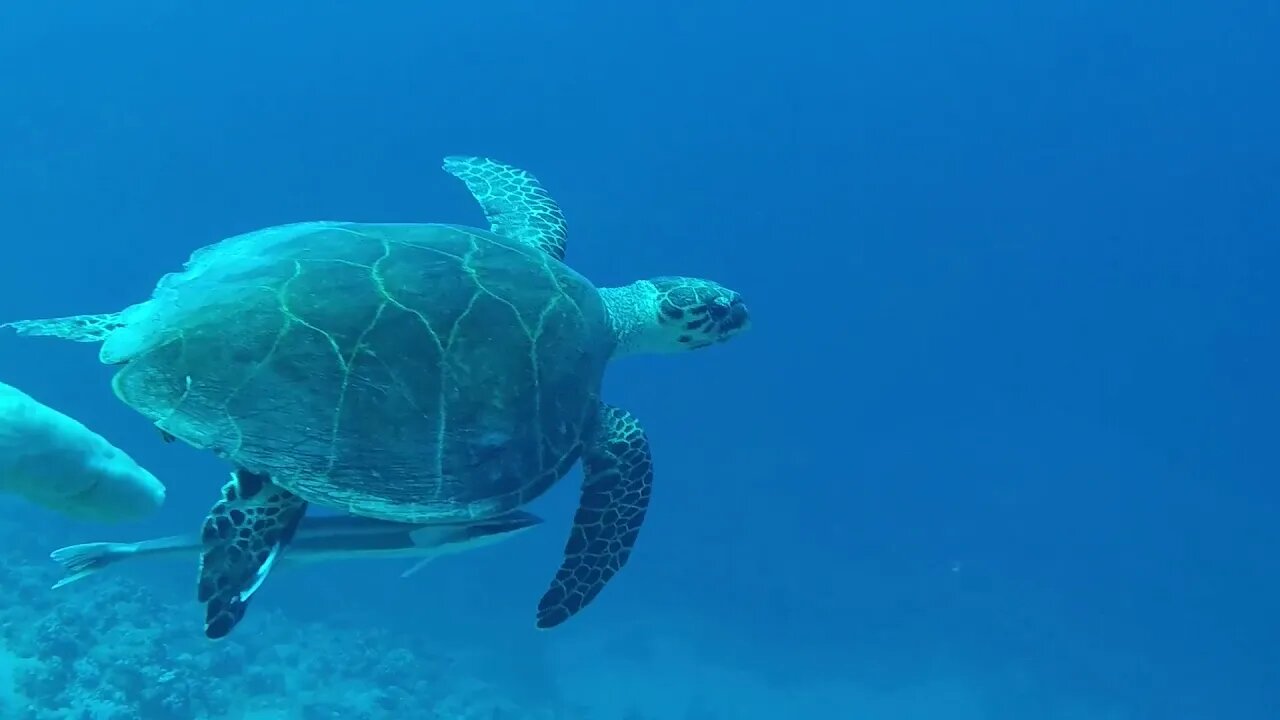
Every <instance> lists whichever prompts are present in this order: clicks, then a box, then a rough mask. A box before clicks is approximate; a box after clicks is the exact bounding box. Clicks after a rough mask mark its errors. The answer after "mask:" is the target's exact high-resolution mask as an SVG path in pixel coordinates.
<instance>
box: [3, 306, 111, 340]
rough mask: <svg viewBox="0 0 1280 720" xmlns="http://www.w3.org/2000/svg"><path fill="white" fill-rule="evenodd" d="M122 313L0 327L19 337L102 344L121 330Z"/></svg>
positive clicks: (25, 321) (37, 321)
mask: <svg viewBox="0 0 1280 720" xmlns="http://www.w3.org/2000/svg"><path fill="white" fill-rule="evenodd" d="M122 326H123V324H122V323H121V322H120V313H107V314H105V315H72V316H71V317H60V318H48V319H45V320H17V321H15V322H8V323H4V324H2V325H0V328H12V329H13V330H14V332H17V333H18V334H19V335H43V336H46V337H56V338H61V339H63V340H71V341H73V342H102V341H103V340H106V339H107V336H108V335H110V334H111V333H112V332H114V331H116V330H118V329H119V328H121V327H122Z"/></svg>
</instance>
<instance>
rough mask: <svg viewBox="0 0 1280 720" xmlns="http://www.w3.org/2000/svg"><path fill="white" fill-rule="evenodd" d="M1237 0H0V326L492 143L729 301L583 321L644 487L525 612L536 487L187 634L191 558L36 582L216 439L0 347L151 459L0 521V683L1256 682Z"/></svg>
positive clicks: (1245, 151) (421, 214)
mask: <svg viewBox="0 0 1280 720" xmlns="http://www.w3.org/2000/svg"><path fill="white" fill-rule="evenodd" d="M1277 36H1280V6H1277V4H1276V3H1274V2H1218V3H1207V2H1191V3H1180V4H1176V5H1169V4H1155V3H1127V4H1126V3H1121V4H1117V3H1103V2H1098V1H1097V0H1085V1H1083V2H1076V3H1069V4H1061V3H1060V4H1052V3H1013V2H999V1H997V2H983V3H977V4H974V3H969V4H963V3H961V4H957V3H942V2H920V3H898V4H884V3H878V4H867V3H857V4H841V3H808V4H781V3H757V4H744V3H729V2H724V1H722V0H713V1H710V2H708V1H703V2H697V3H676V2H670V1H669V0H658V1H656V2H647V3H638V4H627V5H617V4H605V3H601V4H599V5H595V4H587V3H568V2H547V3H518V2H512V1H511V0H497V1H495V2H490V3H478V4H462V3H423V2H406V1H404V0H388V1H386V2H381V3H370V4H364V5H360V4H357V3H340V2H301V1H300V0H280V1H278V2H274V3H248V2H243V1H237V2H224V3H217V4H209V5H206V6H196V4H194V3H174V2H162V1H160V0H145V1H144V0H118V1H117V2H113V3H98V4H87V3H78V4H66V3H63V4H44V3H34V2H11V3H7V4H5V5H4V7H3V8H0V209H2V210H3V217H4V220H5V224H4V240H3V249H4V255H3V259H2V260H0V321H2V320H10V319H18V318H28V317H45V316H54V315H65V314H73V313H82V312H104V311H109V310H114V309H117V308H120V307H122V306H124V305H126V304H128V303H131V302H134V301H137V300H140V299H142V298H144V297H145V296H146V294H147V293H148V292H149V290H150V288H151V287H152V285H153V284H154V282H155V280H156V279H157V278H158V277H159V276H160V275H161V274H163V273H165V272H170V271H173V270H177V269H179V268H180V267H181V264H182V262H183V261H184V260H185V259H186V257H187V256H188V255H189V254H190V252H191V251H192V250H194V249H196V248H197V247H200V246H202V245H206V244H209V243H211V242H214V241H216V240H218V239H220V238H223V237H226V236H229V235H233V234H236V233H240V232H244V231H247V230H251V229H255V228H258V227H262V226H267V225H273V224H277V223H284V222H292V221H298V220H312V219H342V220H371V221H382V220H386V221H451V222H463V223H472V224H478V223H480V222H481V221H482V217H481V215H480V213H479V210H478V209H477V208H476V207H475V205H474V203H473V201H472V200H471V199H470V197H469V196H468V195H467V193H466V191H465V189H464V188H462V187H461V185H460V184H458V183H457V181H456V180H454V179H453V178H450V177H449V176H448V175H446V174H445V173H443V172H441V171H440V169H439V163H440V159H441V158H442V157H443V156H445V155H450V154H458V153H462V154H478V155H486V156H490V157H494V158H499V159H502V160H504V161H506V162H510V163H513V164H516V165H519V166H521V167H524V168H528V169H529V170H531V171H533V172H534V173H536V174H537V175H538V177H539V178H540V179H541V181H542V182H543V184H544V185H545V186H546V187H547V188H548V189H549V191H550V192H551V194H552V195H553V196H554V197H555V198H556V199H557V200H558V202H559V203H560V205H561V206H562V207H563V208H564V211H565V213H566V215H567V216H568V219H569V227H570V240H569V262H570V263H571V264H572V265H573V266H574V267H575V268H577V269H578V270H579V271H581V272H583V273H584V274H585V275H587V276H588V277H590V278H592V279H593V280H594V281H596V282H597V283H599V284H601V285H619V284H623V283H626V282H630V281H632V280H635V279H638V278H643V277H650V276H655V275H665V274H684V275H695V276H704V277H709V278H714V279H716V280H717V281H719V282H722V283H724V284H726V285H728V286H731V287H733V288H735V289H736V290H739V291H740V292H742V293H743V295H744V296H745V297H746V300H747V302H748V304H749V305H750V307H751V310H752V313H753V328H752V330H751V331H750V332H748V333H746V334H745V335H743V336H742V337H741V338H737V339H735V340H734V341H733V342H731V343H728V344H725V345H723V346H718V347H715V348H711V349H707V350H703V351H700V352H695V353H689V354H684V355H678V356H676V355H673V356H661V357H637V358H628V359H625V360H620V361H619V362H618V363H617V364H616V365H615V366H613V367H612V368H611V370H610V372H609V374H608V376H607V378H606V390H607V395H608V398H609V400H610V402H612V403H614V404H617V405H620V406H623V407H626V408H628V409H630V410H631V411H632V412H634V413H635V414H636V415H637V416H638V417H640V418H641V419H642V420H643V422H644V423H645V425H646V427H647V430H648V433H649V437H650V439H651V440H652V443H653V448H654V453H655V466H656V468H657V479H656V481H655V482H656V485H655V489H654V501H653V507H652V509H651V511H650V513H649V516H648V519H647V522H646V524H645V527H644V532H643V534H642V535H641V538H640V542H639V545H638V547H637V550H636V552H635V554H634V555H633V557H632V558H631V561H630V564H629V565H628V566H627V568H626V569H625V570H624V571H623V572H622V573H621V574H620V575H619V576H618V577H617V578H616V579H615V580H614V581H613V582H612V583H611V584H610V586H609V588H608V589H606V590H605V592H604V593H603V594H602V595H601V596H600V597H599V598H598V599H597V600H596V602H595V603H594V604H593V605H591V606H590V607H589V608H588V609H587V610H586V611H584V612H583V613H582V614H581V615H580V616H578V617H576V618H574V619H573V620H572V621H571V622H569V623H567V624H566V625H564V626H562V627H560V628H557V629H555V630H553V631H548V632H542V631H538V630H536V629H535V628H534V627H533V611H534V607H535V605H536V602H537V599H538V596H539V595H540V594H541V592H542V590H543V589H544V588H545V586H546V582H547V580H548V578H549V577H550V575H551V574H552V573H553V572H554V570H555V568H556V566H557V564H558V559H559V557H560V552H561V548H562V546H563V544H564V537H565V533H566V532H567V528H568V526H569V522H570V519H571V516H572V510H573V507H574V505H575V503H576V499H577V483H578V480H579V475H578V473H577V472H576V471H575V473H574V474H573V475H571V476H570V477H569V478H567V479H566V480H565V481H563V482H561V483H560V484H559V485H558V486H557V487H556V488H555V489H554V490H553V491H552V492H551V493H549V494H548V495H547V496H546V497H544V498H542V499H541V500H539V501H538V502H537V503H536V504H535V507H534V509H535V510H536V511H537V512H538V513H539V514H540V515H543V516H544V517H545V518H546V519H547V522H546V523H545V524H544V525H542V526H541V527H539V528H536V529H535V530H533V531H530V532H529V533H526V534H524V535H522V536H520V537H518V538H515V539H512V540H510V541H508V542H505V543H502V544H499V545H496V546H494V547H491V548H485V549H482V550H477V551H475V552H473V553H469V554H465V555H460V556H456V557H449V558H443V559H440V560H437V561H435V562H434V563H432V564H431V565H430V566H429V567H428V568H427V569H424V570H423V571H422V572H419V573H417V574H416V575H414V576H412V577H410V578H405V579H402V578H400V577H399V575H400V573H401V571H402V570H403V569H404V567H402V566H399V565H396V564H395V563H386V562H382V563H356V562H353V563H345V564H334V565H328V566H322V567H317V568H311V569H305V570H297V571H294V572H291V573H287V574H286V573H281V574H279V575H278V576H274V575H273V577H271V578H269V579H268V581H267V583H266V584H265V585H264V587H263V589H262V591H261V593H260V596H259V597H258V599H257V600H256V601H255V605H254V606H253V609H252V611H251V615H250V618H249V619H248V620H246V622H245V624H244V626H243V627H242V630H243V632H240V633H237V635H236V636H235V637H234V638H233V639H232V640H231V641H228V642H226V643H219V644H210V643H208V642H206V641H205V640H204V639H203V637H202V636H201V625H200V621H201V612H200V608H199V606H198V605H197V604H196V603H195V598H194V558H193V560H192V563H191V564H182V563H170V564H155V565H146V564H142V563H139V564H138V566H137V567H133V568H121V569H120V571H119V572H118V573H111V577H108V576H107V574H105V573H104V575H103V577H101V578H90V579H86V580H85V581H83V582H81V583H79V584H77V585H73V586H70V587H68V588H64V589H62V590H59V591H58V592H56V593H55V592H49V591H48V590H47V589H46V588H47V585H48V584H49V583H50V582H51V581H52V579H53V578H56V575H57V574H56V572H55V570H56V568H54V567H52V565H51V563H50V562H49V561H48V560H47V559H46V557H45V555H46V554H47V552H48V551H49V550H51V549H53V548H54V547H57V546H59V545H65V544H67V543H71V542H84V541H90V540H102V539H113V540H136V539H143V538H147V537H152V536H156V535H166V534H171V533H176V532H182V531H189V530H194V529H195V528H197V527H198V525H199V522H200V520H201V518H202V517H203V516H204V514H205V513H206V512H207V510H208V509H209V507H210V505H211V504H212V502H213V501H214V500H215V499H216V493H217V488H218V486H219V485H220V484H221V483H222V482H223V481H224V480H225V473H226V468H225V467H224V466H223V465H222V464H221V463H220V461H218V460H217V459H216V458H214V457H212V456H211V455H209V454H206V453H201V452H198V451H196V450H193V449H191V448H188V447H184V446H182V445H181V444H173V445H166V444H164V443H162V442H160V441H159V439H158V438H157V433H156V431H155V429H154V428H152V427H150V426H149V425H148V424H147V423H146V422H145V421H144V420H143V419H142V418H140V417H139V416H138V415H137V414H136V413H134V412H132V411H130V410H129V409H128V408H126V407H124V406H123V405H122V404H121V403H119V402H118V401H117V400H116V399H115V398H114V397H113V396H112V395H111V391H110V388H109V383H108V379H109V377H110V375H111V370H110V369H109V368H106V367H103V366H101V365H99V364H98V363H97V362H96V357H95V353H94V350H93V348H92V347H90V346H85V345H74V344H69V343H59V342H55V341H50V340H40V339H21V338H17V337H14V336H12V335H10V336H6V337H4V338H0V380H3V381H4V382H7V383H10V384H12V385H14V386H17V387H20V388H22V389H24V390H25V391H27V392H29V393H31V394H32V395H34V396H36V397H38V398H39V399H40V400H42V401H43V402H45V403H47V404H49V405H51V406H53V407H56V408H58V409H59V410H61V411H63V412H66V413H68V414H71V415H73V416H75V417H76V418H78V419H80V420H82V421H83V422H84V423H86V424H87V425H88V426H90V427H92V428H94V429H96V430H97V431H98V432H100V433H102V434H103V435H105V436H107V437H108V438H110V439H111V440H112V442H114V443H116V444H117V445H119V446H120V447H122V448H125V449H126V450H128V452H129V453H131V454H132V455H133V456H134V457H135V458H137V459H138V460H139V461H140V462H142V463H143V464H144V465H146V466H147V467H148V468H150V469H151V470H152V471H153V472H154V473H155V474H156V475H157V476H159V477H160V478H162V479H163V480H164V481H165V483H166V484H167V485H168V488H169V497H168V500H167V502H166V505H165V507H164V508H163V510H162V511H161V512H160V513H158V514H157V515H156V516H154V517H152V518H150V519H148V520H146V521H143V522H137V523H132V524H128V525H125V526H106V525H95V524H89V523H74V522H71V521H69V520H65V519H63V518H60V517H58V516H57V515H55V514H53V513H50V512H48V511H45V510H42V509H39V508H35V507H32V506H29V505H26V504H23V503H21V502H18V501H16V500H11V501H8V502H6V504H5V505H4V508H5V510H6V513H7V519H6V520H5V522H4V523H3V525H0V535H2V536H3V537H4V538H5V540H4V543H5V544H4V550H3V552H2V553H0V572H3V575H4V578H5V579H4V582H3V585H4V586H5V587H9V588H16V589H14V590H13V591H12V592H9V593H6V594H5V595H4V596H3V597H0V623H2V624H0V637H2V638H3V641H2V642H0V671H3V675H0V718H4V719H5V720H7V719H8V718H24V719H25V718H31V719H33V720H54V719H61V718H77V719H79V718H85V719H88V718H117V719H123V718H141V719H145V720H172V719H183V720H186V719H191V718H210V719H211V720H230V719H231V718H259V719H260V720H265V719H266V718H281V719H283V718H308V720H310V719H312V718H336V717H341V718H367V719H368V720H382V719H384V718H397V719H400V718H405V719H416V718H426V719H431V718H439V719H440V720H445V719H448V720H456V719H458V718H471V719H474V720H494V719H497V718H504V719H508V720H509V719H511V718H556V719H565V718H590V719H591V720H756V719H757V718H769V719H771V720H773V719H777V718H797V719H799V718H838V719H840V720H864V719H865V720H917V719H921V720H922V719H926V718H927V719H929V720H978V719H983V720H985V719H988V718H989V719H992V720H1030V719H1032V718H1034V719H1036V720H1058V719H1061V720H1084V719H1086V718H1087V719H1089V720H1200V719H1203V718H1231V719H1232V720H1252V719H1254V718H1257V719H1259V720H1274V718H1277V717H1280V650H1278V649H1277V647H1278V646H1280V621H1278V620H1277V616H1276V612H1275V608H1276V607H1277V606H1278V604H1280V581H1278V580H1277V573H1278V572H1280V562H1278V561H1277V559H1276V552H1275V549H1276V547H1277V545H1280V523H1277V517H1278V513H1280V493H1278V492H1277V491H1276V489H1275V487H1274V485H1275V478H1276V477H1277V470H1278V469H1280V463H1278V462H1277V459H1276V453H1275V436H1276V432H1275V431H1276V428H1278V427H1280V422H1278V420H1277V417H1276V414H1277V413H1276V410H1275V408H1276V407H1277V406H1278V405H1280V384H1278V383H1277V382H1276V379H1275V368H1276V367H1278V366H1280V339H1278V338H1277V332H1276V322H1275V318H1276V317H1277V309H1280V302H1278V301H1280V297H1278V293H1277V289H1276V282H1275V278H1276V274H1275V271H1276V270H1277V267H1280V266H1278V264H1277V260H1280V257H1278V256H1280V252H1278V250H1277V247H1278V246H1280V202H1278V200H1280V140H1278V139H1277V134H1276V128H1277V127H1280V99H1277V95H1276V93H1275V90H1274V87H1273V86H1274V85H1275V77H1276V75H1277V73H1280V50H1278V49H1277V48H1276V46H1275V43H1274V39H1275V38H1276V37H1277Z"/></svg>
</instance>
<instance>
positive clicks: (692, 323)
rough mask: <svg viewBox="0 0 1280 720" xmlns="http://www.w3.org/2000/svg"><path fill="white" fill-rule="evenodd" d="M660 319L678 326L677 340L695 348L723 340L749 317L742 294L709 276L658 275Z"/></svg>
mask: <svg viewBox="0 0 1280 720" xmlns="http://www.w3.org/2000/svg"><path fill="white" fill-rule="evenodd" d="M649 282H651V283H653V286H654V289H656V290H657V291H658V295H659V301H658V312H659V313H660V314H661V317H660V318H659V321H660V322H662V323H664V324H666V325H669V326H673V327H677V328H678V329H679V334H678V335H677V336H676V342H678V343H680V344H681V345H684V346H685V347H687V348H689V349H691V350H693V349H698V348H704V347H707V346H709V345H714V344H716V343H722V342H725V341H727V340H728V339H729V338H731V337H734V336H735V335H736V334H737V333H738V332H739V331H741V330H744V329H746V327H747V325H748V323H749V319H748V313H747V306H746V304H745V303H744V302H743V300H742V297H741V296H740V295H738V294H737V293H735V292H732V291H730V290H726V289H725V288H723V287H721V286H720V285H718V284H717V283H714V282H711V281H710V280H702V279H699V278H687V277H659V278H654V279H652V280H650V281H649Z"/></svg>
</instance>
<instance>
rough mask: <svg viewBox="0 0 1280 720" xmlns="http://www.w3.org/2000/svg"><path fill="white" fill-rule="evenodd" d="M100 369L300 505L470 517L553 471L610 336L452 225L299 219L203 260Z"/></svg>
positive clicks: (597, 320)
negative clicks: (111, 366) (112, 370)
mask: <svg viewBox="0 0 1280 720" xmlns="http://www.w3.org/2000/svg"><path fill="white" fill-rule="evenodd" d="M122 320H123V322H124V325H125V327H124V329H122V330H119V331H116V332H115V333H113V334H112V335H111V337H110V338H109V339H108V340H107V342H106V343H105V344H104V346H103V349H102V358H103V360H104V361H106V362H111V363H117V364H122V367H121V368H120V370H119V371H118V372H117V373H116V375H115V379H114V381H113V387H114V389H115V392H116V394H117V395H118V396H119V397H120V399H121V400H123V401H124V402H125V403H127V404H128V405H130V406H131V407H133V408H135V409H136V410H138V411H139V412H141V413H142V414H143V415H145V416H147V417H148V418H150V419H151V420H153V421H154V422H155V423H156V425H157V426H159V427H160V428H161V429H162V430H164V431H166V432H168V433H170V434H172V435H174V436H176V437H178V438H180V439H182V440H184V441H186V442H188V443H190V444H192V445H195V446H197V447H203V448H209V449H211V450H213V451H214V452H216V453H218V454H219V455H221V456H223V457H225V458H227V459H228V460H229V461H231V462H232V463H234V464H235V465H237V466H239V467H242V468H245V469H247V470H250V471H252V472H257V473H263V474H266V475H268V476H270V477H271V478H272V479H273V480H274V481H275V482H276V483H277V484H279V485H281V486H282V487H284V488H287V489H289V490H291V491H293V492H295V493H296V494H298V495H299V496H301V497H302V498H304V499H306V500H307V501H310V502H316V503H320V504H324V505H329V506H332V507H337V508H341V509H344V510H347V511H350V512H353V513H356V514H359V515H365V516H369V517H377V518H383V519H389V520H404V521H416V522H423V521H432V520H437V519H438V520H454V519H459V518H473V517H485V516H491V515H495V514H499V513H502V512H506V511H508V510H510V509H512V508H515V507H518V506H519V505H521V504H523V503H525V502H528V501H529V500H531V499H532V498H534V497H536V496H537V495H539V494H541V493H542V492H544V491H545V490H546V489H547V488H548V487H550V486H551V484H553V483H554V482H555V481H556V480H557V479H559V478H560V477H562V476H563V475H564V474H565V473H567V472H568V470H569V468H570V467H571V466H572V465H573V463H575V462H576V461H577V459H578V457H579V456H580V454H581V449H582V444H583V440H584V437H583V434H584V429H585V428H588V427H590V424H591V422H592V420H593V418H594V415H595V413H596V412H598V408H599V391H600V383H601V379H602V376H603V373H604V366H605V363H606V362H607V360H608V358H609V355H610V354H611V352H612V350H613V340H612V334H611V333H610V332H609V330H608V324H607V322H608V321H607V318H606V314H605V310H604V307H603V304H602V302H601V299H600V296H599V294H598V292H597V291H596V289H595V287H594V286H593V285H592V284H591V283H590V282H588V281H587V280H586V279H585V278H583V277H582V276H581V275H579V274H578V273H576V272H574V271H573V270H572V269H570V268H569V267H568V266H566V265H564V264H563V263H561V262H560V261H558V260H556V259H554V258H552V257H550V256H548V255H546V254H544V253H542V252H540V251H538V250H537V249H536V248H532V247H529V246H526V245H523V244H521V243H519V242H517V241H513V240H509V239H507V238H504V237H501V236H498V235H495V234H492V233H490V232H488V231H484V230H478V229H474V228H467V227H461V226H455V225H435V224H355V223H305V224H298V225H288V226H281V227H276V228H268V229H266V230H261V231H258V232H255V233H249V234H247V235H241V236H238V237H235V238H231V239H229V240H225V241H223V242H222V243H220V244H218V245H215V246H211V247H209V248H205V249H204V250H202V251H200V252H198V253H197V254H195V255H193V256H192V260H191V262H189V263H188V266H187V269H186V270H185V271H184V272H182V273H176V274H173V275H169V276H166V277H165V278H164V279H163V280H162V281H161V283H160V284H159V286H158V287H157V290H156V293H155V295H154V296H153V298H152V299H151V300H149V301H148V302H146V303H142V304H140V305H136V306H134V307H132V308H129V309H128V310H126V311H125V314H124V315H123V316H122Z"/></svg>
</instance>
